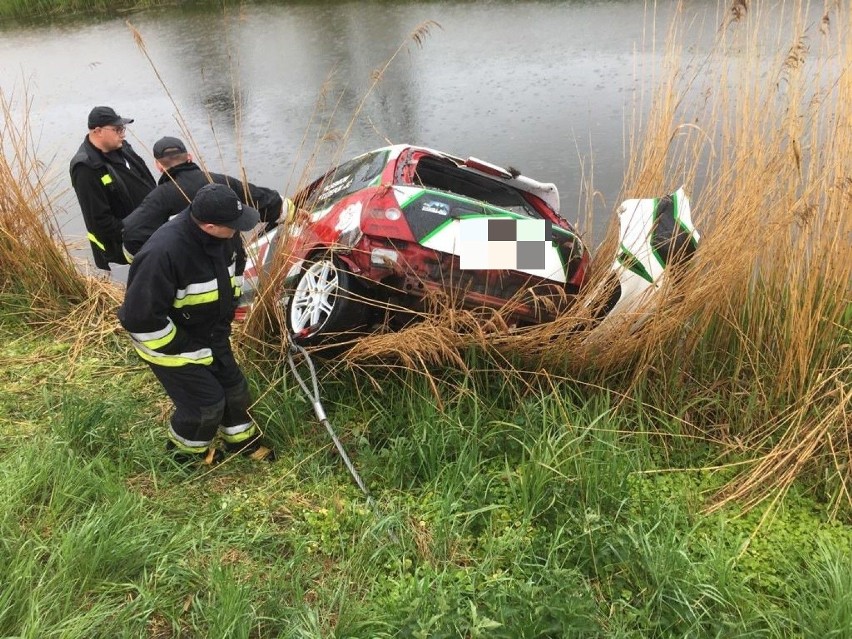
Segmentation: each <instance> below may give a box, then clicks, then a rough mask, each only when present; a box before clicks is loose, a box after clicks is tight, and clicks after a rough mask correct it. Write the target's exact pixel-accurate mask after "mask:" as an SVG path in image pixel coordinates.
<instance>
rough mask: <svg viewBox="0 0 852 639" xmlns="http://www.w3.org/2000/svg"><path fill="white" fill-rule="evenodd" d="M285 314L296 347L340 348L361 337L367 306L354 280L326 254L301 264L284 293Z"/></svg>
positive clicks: (338, 261)
mask: <svg viewBox="0 0 852 639" xmlns="http://www.w3.org/2000/svg"><path fill="white" fill-rule="evenodd" d="M285 313H286V314H285V322H286V325H287V331H288V332H289V334H290V335H292V336H293V340H294V341H295V342H296V343H297V344H299V345H301V346H318V345H332V344H334V345H340V344H341V343H345V342H351V341H352V340H353V339H355V338H357V337H361V336H363V335H364V333H365V327H366V323H367V315H368V304H367V303H366V300H365V298H364V290H363V287H362V286H361V285H360V283H359V282H358V280H357V278H356V277H355V276H354V275H353V274H352V273H351V272H350V271H349V269H348V268H347V267H346V265H345V264H344V262H343V261H342V260H341V259H340V258H338V257H337V256H335V255H334V254H333V253H330V252H329V253H324V254H321V255H318V256H316V257H314V258H312V259H309V260H307V261H306V262H305V264H304V266H303V267H302V271H301V272H300V273H299V276H298V278H297V280H296V283H295V286H294V287H293V288H292V289H291V290H290V291H289V292H288V296H287V300H286V304H285ZM337 350H339V349H337Z"/></svg>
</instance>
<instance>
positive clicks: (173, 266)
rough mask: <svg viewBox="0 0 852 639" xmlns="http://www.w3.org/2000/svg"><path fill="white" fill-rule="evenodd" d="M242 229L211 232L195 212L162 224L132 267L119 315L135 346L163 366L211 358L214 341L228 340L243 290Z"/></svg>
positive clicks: (243, 252)
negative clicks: (230, 233)
mask: <svg viewBox="0 0 852 639" xmlns="http://www.w3.org/2000/svg"><path fill="white" fill-rule="evenodd" d="M245 261H246V259H245V251H244V249H243V245H242V238H241V237H240V235H239V233H237V234H236V235H234V237H233V238H231V239H227V240H223V239H219V238H215V237H213V236H211V235H209V234H207V233H205V232H204V231H203V230H202V229H201V228H199V227H198V225H197V224H196V223H195V222H194V221H193V220H192V218H191V217H190V215H189V210H188V209H187V210H185V211H183V212H182V213H181V214H179V215H178V216H177V217H175V218H174V219H172V220H170V221H169V222H167V223H166V224H165V225H163V226H162V227H160V229H158V230H157V231H156V232H155V233H154V235H152V236H151V238H150V239H149V240H148V242H146V243H145V246H144V247H143V248H142V250H141V251H140V252H139V253H138V254H137V255H136V257H135V259H134V260H133V263H132V264H131V266H130V272H129V274H128V278H127V291H126V293H125V297H124V303H123V304H122V305H121V308H120V309H119V312H118V317H119V320H120V321H121V324H122V326H124V328H125V329H127V330H128V332H130V336H131V339H132V340H133V346H134V348H135V349H136V351H137V352H138V353H139V356H140V357H142V358H143V359H144V360H146V361H148V362H151V363H152V364H156V365H158V366H185V365H187V364H201V365H207V364H210V363H212V361H213V355H212V352H211V350H210V345H211V343H212V341H214V340H216V339H222V338H227V336H228V335H229V334H230V326H231V320H232V319H233V317H234V310H235V308H236V305H237V300H238V298H239V296H240V293H241V287H242V281H243V269H244V268H245Z"/></svg>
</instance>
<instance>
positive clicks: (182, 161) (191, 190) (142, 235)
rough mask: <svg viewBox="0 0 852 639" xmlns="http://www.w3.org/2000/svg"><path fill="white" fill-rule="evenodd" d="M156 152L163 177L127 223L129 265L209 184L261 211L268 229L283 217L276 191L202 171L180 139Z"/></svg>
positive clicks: (163, 141)
mask: <svg viewBox="0 0 852 639" xmlns="http://www.w3.org/2000/svg"><path fill="white" fill-rule="evenodd" d="M153 151H154V163H155V164H156V166H157V169H159V170H160V172H161V173H162V175H161V176H160V179H159V180H158V182H157V188H155V189H154V190H153V191H151V192H150V193H149V194H148V195H147V196H146V197H145V199H144V200H142V202H141V204H139V206H137V207H136V210H134V211H133V212H132V213H131V214H130V215H128V216H127V217H126V218H125V219H124V234H123V243H124V255H125V258H127V260H128V261H132V259H133V256H134V255H135V254H136V253H137V252H138V251H139V249H140V248H141V247H142V245H143V244H144V243H145V241H146V240H147V239H148V238H149V237H151V234H152V233H153V232H154V231H155V230H157V229H158V228H159V227H160V226H161V225H162V224H164V223H165V222H166V221H167V220H168V219H169V218H171V217H172V216H174V215H176V214H177V213H180V212H181V211H182V210H183V209H185V208H186V206H187V204H189V202H190V201H191V200H192V198H193V196H194V195H195V194H196V192H197V191H198V189H200V188H201V187H202V186H204V185H205V184H208V183H210V182H216V183H217V184H227V185H228V186H230V187H231V188H232V189H233V190H234V191H235V192H236V194H237V197H238V198H239V199H240V201H241V202H242V203H243V204H249V205H251V206H254V207H256V208H257V210H258V211H260V218H261V220H262V221H263V222H266V223H267V226H268V227H271V226H274V225H275V223H276V222H277V221H278V218H279V217H280V216H281V210H282V205H283V200H282V199H281V195H279V193H278V192H277V191H274V190H273V189H267V188H264V187H260V186H255V185H254V184H252V183H250V182H246V183H245V184H244V183H243V182H241V181H240V180H238V179H237V178H235V177H231V176H230V175H223V174H221V173H207V172H206V171H203V170H202V169H201V167H200V166H198V165H197V164H196V163H195V162H193V161H192V154H191V153H189V152H188V151H187V149H186V146H185V145H184V143H183V141H182V140H180V139H179V138H175V137H171V136H166V137H164V138H160V139H159V140H157V141H156V142H155V143H154V149H153Z"/></svg>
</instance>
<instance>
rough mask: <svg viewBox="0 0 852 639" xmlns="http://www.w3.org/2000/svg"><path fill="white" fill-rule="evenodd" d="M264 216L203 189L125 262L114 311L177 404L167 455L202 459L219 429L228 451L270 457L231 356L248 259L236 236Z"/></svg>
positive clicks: (214, 188) (224, 191) (233, 197)
mask: <svg viewBox="0 0 852 639" xmlns="http://www.w3.org/2000/svg"><path fill="white" fill-rule="evenodd" d="M259 221H260V213H258V211H257V210H256V209H254V208H251V207H249V206H245V205H243V204H242V203H241V202H240V200H239V199H238V198H237V194H236V193H234V191H233V190H231V189H230V188H229V187H227V186H225V185H222V184H208V185H206V186H203V187H202V188H201V189H199V190H198V192H197V193H196V194H195V197H194V198H193V200H192V203H191V204H190V205H189V207H188V208H186V209H184V210H183V211H182V212H181V213H179V214H178V215H177V216H176V217H174V218H172V219H171V220H169V221H168V222H166V223H165V224H164V225H163V226H161V227H160V228H159V229H157V230H156V231H155V232H154V234H153V235H152V236H151V237H150V239H149V240H148V241H147V242H146V243H145V245H144V246H143V247H142V249H141V250H140V251H139V253H137V255H136V256H135V258H134V259H133V263H132V264H131V265H130V272H129V274H128V278H127V292H126V294H125V297H124V303H123V304H122V306H121V308H120V309H119V311H118V317H119V320H120V321H121V324H122V325H123V326H124V328H125V329H127V330H128V331H129V332H130V337H131V339H132V341H133V346H134V347H135V349H136V351H137V353H138V354H139V356H140V357H142V359H144V360H145V361H146V362H147V363H148V365H149V366H150V367H151V370H152V371H153V372H154V375H156V377H157V379H158V380H159V381H160V383H161V384H162V385H163V388H164V389H165V391H166V393H167V394H168V396H169V397H170V398H171V400H172V402H173V403H174V412H173V413H172V416H171V426H170V428H169V433H168V435H169V439H168V442H167V444H166V448H167V450H169V451H170V452H171V454H172V455H173V456H174V458H175V459H176V460H177V461H178V462H179V463H182V464H185V463H191V462H203V461H204V460H205V459H207V460H208V461H209V460H213V461H218V458H217V457H216V456H210V457H208V452H210V451H212V452H215V453H218V457H221V452H220V451H213V450H212V449H211V444H212V442H213V439H214V437H215V436H216V432H217V429H218V431H219V432H220V434H221V436H222V439H223V440H224V443H225V449H226V451H228V452H242V453H243V454H244V455H248V456H250V457H252V458H254V459H267V460H271V458H272V457H273V454H272V451H271V449H269V448H268V447H266V446H264V445H262V443H261V437H260V433H259V430H258V428H257V426H256V425H255V424H254V422H253V421H252V419H251V417H250V416H249V413H248V408H249V406H250V405H251V394H250V392H249V387H248V382H247V381H246V378H245V376H244V375H243V373H242V371H241V370H240V367H239V366H238V365H237V362H236V360H235V359H234V354H233V352H232V351H231V343H230V334H231V322H232V320H233V318H234V310H235V308H236V305H237V299H238V298H239V296H240V286H241V284H242V279H243V268H244V267H245V261H246V254H245V250H244V248H243V243H242V237H241V236H240V231H249V230H251V229H253V228H254V227H255V226H256V225H257V224H258V222H259Z"/></svg>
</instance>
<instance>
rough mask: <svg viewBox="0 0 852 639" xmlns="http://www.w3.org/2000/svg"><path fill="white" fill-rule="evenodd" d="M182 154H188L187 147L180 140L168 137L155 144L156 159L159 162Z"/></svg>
mask: <svg viewBox="0 0 852 639" xmlns="http://www.w3.org/2000/svg"><path fill="white" fill-rule="evenodd" d="M180 153H186V145H184V143H183V142H182V141H181V140H179V139H178V138H173V137H172V136H170V135H167V136H166V137H164V138H160V139H159V140H157V141H156V142H154V158H155V159H157V160H162V159H163V158H164V157H168V156H170V155H178V154H180Z"/></svg>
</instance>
